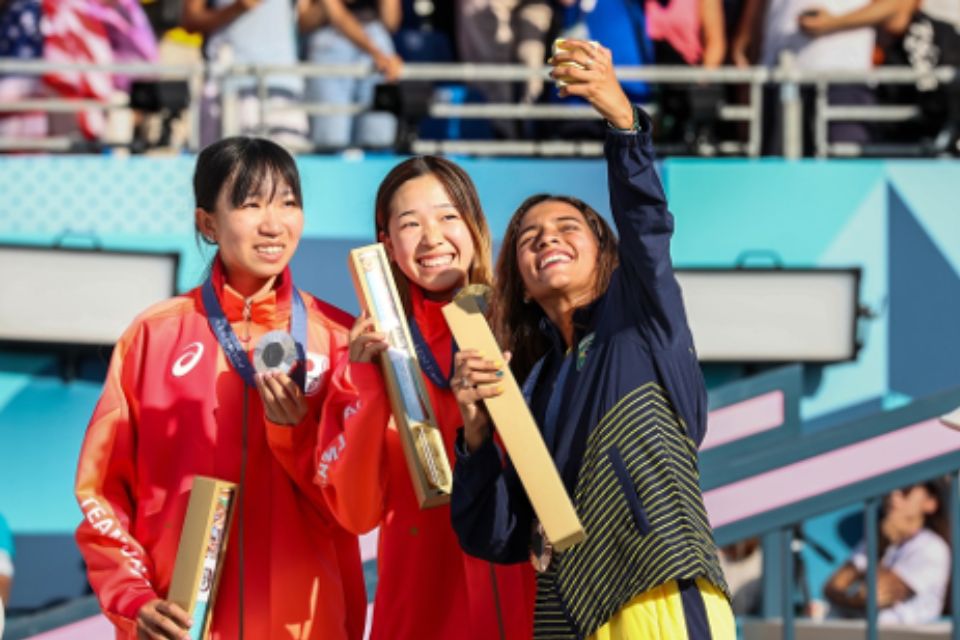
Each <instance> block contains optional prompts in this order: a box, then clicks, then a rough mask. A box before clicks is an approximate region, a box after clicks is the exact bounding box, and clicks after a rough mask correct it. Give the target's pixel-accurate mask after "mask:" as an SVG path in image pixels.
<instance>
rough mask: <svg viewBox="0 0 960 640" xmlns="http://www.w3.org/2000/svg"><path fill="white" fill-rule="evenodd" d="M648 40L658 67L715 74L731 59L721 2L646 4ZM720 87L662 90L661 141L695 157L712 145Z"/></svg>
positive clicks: (662, 0) (682, 0) (659, 0)
mask: <svg viewBox="0 0 960 640" xmlns="http://www.w3.org/2000/svg"><path fill="white" fill-rule="evenodd" d="M645 7H646V16H647V34H648V35H649V36H650V39H651V40H652V41H653V50H654V55H653V57H654V60H655V61H656V63H657V64H659V65H678V66H688V65H689V66H703V67H704V68H707V69H715V68H717V67H719V66H720V65H721V64H723V60H724V58H725V57H726V55H727V41H726V32H725V26H724V17H723V15H724V14H723V0H646V5H645ZM723 92H724V88H723V87H722V86H721V85H680V84H665V85H662V86H661V88H660V92H659V93H660V100H659V114H658V115H659V120H660V126H659V136H658V137H659V140H660V141H661V143H663V142H667V143H674V144H676V143H680V144H682V145H683V148H684V149H683V150H685V151H696V150H697V147H698V146H699V145H701V144H703V143H709V141H710V139H711V138H712V136H713V132H712V131H710V130H709V123H710V121H711V120H715V119H716V114H717V109H718V107H719V104H720V103H721V102H722V99H723Z"/></svg>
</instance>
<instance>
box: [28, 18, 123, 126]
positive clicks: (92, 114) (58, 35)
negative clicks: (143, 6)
mask: <svg viewBox="0 0 960 640" xmlns="http://www.w3.org/2000/svg"><path fill="white" fill-rule="evenodd" d="M92 4H93V3H91V2H89V1H88V0H43V23H42V29H43V36H44V42H43V59H44V60H47V61H48V62H92V63H97V64H107V63H110V62H112V61H113V51H112V50H111V49H110V40H109V38H108V37H107V29H106V27H105V26H104V24H103V22H101V21H100V20H98V19H97V18H96V17H95V16H94V15H93V14H92V12H91V11H90V9H91V5H92ZM44 81H45V82H46V83H47V85H49V86H50V87H52V88H53V89H55V90H56V91H57V92H58V93H59V94H60V95H62V96H64V97H70V98H93V99H97V100H102V101H104V102H106V101H107V100H108V99H109V98H110V94H111V93H112V92H113V83H112V81H111V79H110V74H109V73H106V72H103V71H56V72H51V73H48V74H46V75H45V76H44ZM79 124H80V130H81V131H82V132H83V134H84V136H86V137H87V138H89V139H95V138H97V137H99V136H100V134H101V133H102V132H103V130H104V126H105V124H106V119H105V117H104V113H103V111H102V110H99V109H98V110H94V111H86V112H83V113H81V114H80V115H79Z"/></svg>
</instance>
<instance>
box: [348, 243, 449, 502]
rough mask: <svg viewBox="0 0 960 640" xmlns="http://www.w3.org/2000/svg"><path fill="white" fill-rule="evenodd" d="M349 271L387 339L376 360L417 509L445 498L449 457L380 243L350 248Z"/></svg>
mask: <svg viewBox="0 0 960 640" xmlns="http://www.w3.org/2000/svg"><path fill="white" fill-rule="evenodd" d="M350 273H351V274H352V275H353V284H354V287H356V290H357V297H358V298H359V300H360V305H361V307H362V308H363V309H364V311H366V312H367V313H369V314H370V316H371V317H372V318H373V319H374V321H375V324H376V328H377V331H379V332H381V333H384V334H386V335H387V340H388V342H389V344H390V347H389V349H387V351H385V352H384V353H383V354H381V356H380V361H381V364H382V366H383V374H384V379H385V380H386V383H387V392H388V395H389V396H390V407H391V409H392V411H393V420H394V423H395V424H396V427H397V431H398V432H399V434H400V442H401V443H402V445H403V453H404V456H405V457H406V460H407V467H408V468H409V470H410V479H411V480H412V481H413V489H414V492H415V493H416V495H417V502H418V503H419V505H420V508H421V509H424V508H427V507H436V506H438V505H442V504H447V503H448V502H449V501H450V491H451V490H452V486H453V474H452V472H451V470H450V469H451V467H450V460H449V459H448V458H447V452H446V449H445V448H444V444H443V436H442V434H441V432H440V429H439V428H438V427H437V418H436V415H435V414H434V411H433V407H432V406H431V404H430V396H429V395H428V394H427V388H426V386H425V384H424V381H423V374H422V373H421V371H420V363H419V362H418V361H417V355H416V349H415V348H414V344H413V340H412V339H411V337H410V329H409V327H408V326H407V321H406V314H405V313H404V310H403V306H402V304H401V302H400V296H399V295H398V293H397V287H396V284H395V283H394V281H393V273H392V272H391V270H390V262H389V260H387V254H386V251H384V248H383V245H382V244H380V243H377V244H372V245H368V246H365V247H358V248H356V249H353V250H352V251H350Z"/></svg>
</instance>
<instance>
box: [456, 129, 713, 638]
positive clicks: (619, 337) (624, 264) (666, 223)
mask: <svg viewBox="0 0 960 640" xmlns="http://www.w3.org/2000/svg"><path fill="white" fill-rule="evenodd" d="M648 131H649V127H647V131H645V132H635V133H623V132H617V131H613V130H611V131H610V132H609V133H608V134H607V140H606V144H605V153H606V158H607V167H608V183H609V190H610V204H611V209H612V211H613V216H614V221H615V223H616V226H617V229H618V232H619V236H620V242H619V257H620V266H619V267H618V268H617V270H616V271H615V272H614V274H613V276H612V278H611V282H610V285H609V287H608V288H607V290H606V292H605V293H604V294H603V295H601V296H600V297H599V298H598V299H597V300H596V301H595V302H594V303H592V304H591V305H589V306H588V307H586V308H583V309H580V310H579V311H578V312H577V313H576V314H575V316H574V326H575V333H574V348H573V349H571V350H570V351H569V354H567V353H566V351H567V350H566V346H565V345H564V344H563V342H562V340H559V339H558V338H556V337H555V338H554V340H553V344H554V346H553V348H552V349H551V350H550V352H549V353H548V354H547V355H546V356H545V357H544V358H543V359H542V360H541V361H540V362H539V363H538V365H537V366H535V367H534V370H533V371H532V372H531V374H530V376H529V377H528V379H527V381H526V382H525V383H524V391H525V394H526V395H527V399H528V403H530V405H531V407H532V409H533V413H534V416H535V418H536V419H537V423H538V424H539V425H540V428H541V432H543V434H544V440H545V441H546V443H547V446H548V448H549V449H550V451H551V454H552V456H553V459H554V461H555V462H556V465H557V468H558V470H559V472H560V475H561V477H562V478H563V481H564V484H565V485H566V488H567V491H568V492H569V494H570V495H571V496H572V498H573V500H574V505H575V507H576V509H577V512H578V514H579V515H580V518H581V521H582V522H583V523H584V526H585V528H586V530H587V540H586V541H585V542H583V543H581V544H580V545H577V546H575V547H574V548H573V549H572V550H570V551H567V552H566V553H564V554H561V556H559V557H558V558H557V560H556V561H555V562H554V565H556V566H555V567H554V569H553V574H551V577H550V580H549V581H548V584H547V587H546V588H548V589H549V590H550V591H551V596H557V597H558V598H559V601H560V605H559V606H560V608H561V609H562V610H563V613H564V616H565V617H566V619H567V620H568V622H569V624H570V628H571V630H574V631H575V634H574V635H575V636H585V635H588V634H589V633H592V631H594V630H595V629H596V628H597V627H598V626H599V624H602V623H603V622H604V621H606V620H607V619H609V617H610V615H612V614H613V613H614V612H615V611H616V610H617V609H618V608H619V607H620V606H622V605H623V604H625V603H626V602H628V601H629V600H630V598H632V597H633V596H635V595H638V594H639V593H641V592H643V591H644V590H647V589H649V588H651V587H653V586H657V585H658V584H662V583H664V582H666V581H667V580H670V579H681V578H684V579H686V578H695V577H701V576H704V577H706V578H708V579H709V580H710V581H712V582H713V583H715V584H717V585H718V586H719V587H721V588H722V589H725V588H726V587H725V584H724V582H723V577H722V573H721V571H720V568H719V564H718V562H717V559H716V550H715V547H714V545H713V540H712V534H711V532H710V528H709V525H708V523H707V520H706V514H705V512H704V510H703V503H702V497H701V495H700V488H699V475H698V469H697V447H698V446H699V444H700V442H701V441H702V439H703V436H704V433H705V430H706V415H707V404H706V389H705V386H704V383H703V377H702V374H701V371H700V367H699V364H698V362H697V357H696V353H695V351H694V346H693V339H692V336H691V334H690V329H689V327H688V325H687V320H686V314H685V311H684V307H683V300H682V297H681V292H680V287H679V285H678V283H677V281H676V278H675V276H674V273H673V268H672V264H671V260H670V238H671V236H672V233H673V226H674V221H673V216H672V215H671V214H670V212H669V211H668V209H667V203H666V198H665V195H664V192H663V187H662V185H661V183H660V179H659V177H658V176H657V174H656V171H655V167H654V152H653V146H652V144H651V141H650V135H649V133H648ZM547 329H548V331H550V332H551V333H553V335H554V336H556V335H557V331H556V329H555V328H552V327H547ZM565 359H569V363H568V365H567V367H566V370H567V373H566V375H563V376H560V375H558V374H559V372H560V371H561V370H562V369H564V367H563V363H564V360H565ZM560 378H562V379H560ZM457 456H458V459H457V462H456V465H455V469H454V485H453V498H452V505H451V517H452V522H453V527H454V529H455V531H456V532H457V535H458V536H459V539H460V543H461V545H462V546H463V548H464V549H465V550H466V551H467V552H468V553H470V554H472V555H475V556H478V557H481V558H485V559H488V560H491V561H494V562H502V563H510V562H520V561H525V560H526V559H527V557H528V554H529V544H530V532H531V529H532V526H533V520H534V513H533V510H532V507H531V505H530V502H529V500H528V498H527V496H526V494H525V492H524V490H523V487H522V485H521V484H520V482H519V479H518V477H517V475H516V472H515V470H514V469H513V467H512V466H511V465H510V464H509V460H508V461H507V464H506V465H505V466H504V465H503V464H502V463H501V453H500V452H499V450H498V448H497V446H496V445H495V444H494V443H493V441H492V440H489V441H488V442H487V443H485V444H484V445H483V446H482V447H481V448H480V449H478V450H477V451H475V452H473V453H472V454H469V455H468V454H467V453H466V452H465V450H464V448H463V446H462V441H461V442H460V443H459V445H458V447H457ZM611 492H612V493H611ZM614 494H615V495H614ZM664 496H666V497H664ZM601 502H602V503H603V504H604V505H605V506H604V508H602V509H594V506H595V505H596V504H599V503H601ZM610 548H615V549H616V552H615V553H614V554H613V555H614V556H616V555H617V554H622V557H620V558H619V559H618V558H613V559H611V558H610V556H611V553H610ZM681 550H682V553H680V551H681ZM681 556H682V557H681ZM638 558H639V559H638ZM608 561H609V562H611V564H610V566H606V565H605V563H606V562H608ZM621 569H622V570H623V571H624V574H623V576H621V577H616V576H614V575H612V574H611V572H612V571H613V572H616V571H620V570H621ZM585 574H590V575H585ZM593 574H596V575H593ZM588 578H589V580H588ZM588 582H589V585H590V586H586V584H587V583H588ZM615 582H616V583H618V584H614V583H615ZM608 583H609V584H608ZM544 588H545V586H544V582H543V581H542V580H541V583H540V589H541V590H543V589H544ZM585 589H586V590H588V591H590V593H589V594H586V595H585V594H584V590H585ZM538 599H540V595H538ZM539 606H540V603H539V602H538V607H539Z"/></svg>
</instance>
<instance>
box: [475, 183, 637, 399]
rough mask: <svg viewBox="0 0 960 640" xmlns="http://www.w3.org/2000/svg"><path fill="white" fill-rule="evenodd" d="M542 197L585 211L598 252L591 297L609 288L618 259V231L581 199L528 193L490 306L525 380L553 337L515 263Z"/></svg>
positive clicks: (507, 238)
mask: <svg viewBox="0 0 960 640" xmlns="http://www.w3.org/2000/svg"><path fill="white" fill-rule="evenodd" d="M544 202H562V203H565V204H568V205H570V206H572V207H573V208H574V209H576V210H577V211H579V212H580V213H581V214H582V215H583V217H584V220H586V222H587V226H588V227H590V230H591V231H592V232H593V237H594V239H595V240H596V241H597V248H598V251H597V266H596V269H595V270H594V283H593V295H592V296H591V298H590V300H591V301H593V300H596V299H597V298H598V297H599V296H601V295H602V294H603V293H604V292H605V291H606V290H607V287H608V286H609V285H610V277H611V276H612V275H613V272H614V271H615V270H616V268H617V266H618V265H619V263H620V260H619V256H618V254H617V237H616V235H615V234H614V233H613V230H612V229H611V228H610V225H608V224H607V222H606V221H605V220H604V219H603V218H602V217H601V216H600V214H599V213H597V212H596V210H594V209H593V207H591V206H590V205H588V204H587V203H586V202H584V201H583V200H580V199H579V198H574V197H573V196H562V195H551V194H547V193H540V194H537V195H535V196H531V197H529V198H527V199H526V200H524V201H523V203H522V204H521V205H520V206H519V207H518V208H517V210H516V211H515V212H514V214H513V217H511V218H510V222H509V223H508V224H507V230H506V233H505V234H504V237H503V244H502V245H501V247H500V256H499V257H498V259H497V269H496V281H497V287H496V288H495V289H494V294H493V300H492V302H491V305H490V306H491V321H492V324H493V328H494V333H495V334H496V336H497V340H498V341H499V343H500V345H501V346H502V347H503V348H504V349H508V350H510V351H511V352H512V354H513V357H512V358H511V360H510V367H511V369H512V370H513V373H514V375H515V376H516V377H517V379H518V380H521V381H522V380H523V379H524V378H526V377H527V374H528V373H530V369H532V368H533V365H534V364H535V363H536V362H537V360H539V359H540V357H541V356H543V354H544V353H546V352H547V349H548V348H549V346H550V342H549V338H548V337H547V336H546V335H545V334H544V332H543V330H542V329H541V327H540V323H541V321H542V320H543V318H544V317H545V315H544V312H543V309H541V308H540V305H538V304H537V303H536V302H535V301H533V300H531V299H529V297H528V296H527V293H526V287H525V286H524V284H523V277H522V276H521V275H520V269H519V266H518V264H517V241H518V240H519V236H520V229H521V225H522V224H523V218H524V216H525V215H526V214H527V212H528V211H530V210H531V209H532V208H533V207H535V206H537V205H538V204H542V203H544Z"/></svg>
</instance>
